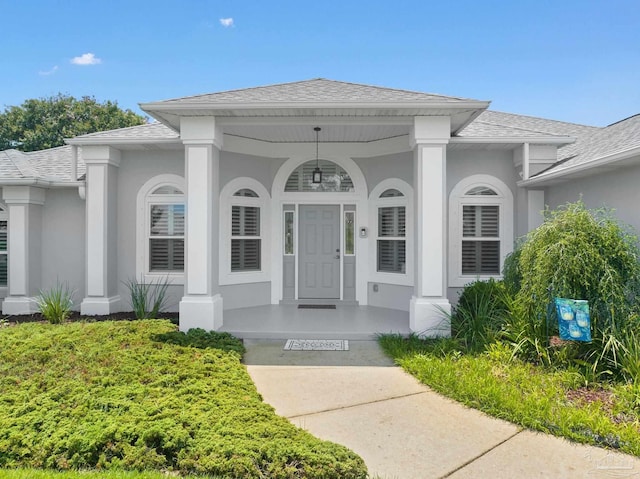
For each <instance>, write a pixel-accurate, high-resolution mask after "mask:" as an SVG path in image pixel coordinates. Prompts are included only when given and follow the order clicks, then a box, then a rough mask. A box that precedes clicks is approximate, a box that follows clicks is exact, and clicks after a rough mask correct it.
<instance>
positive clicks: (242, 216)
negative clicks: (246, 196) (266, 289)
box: [231, 205, 262, 271]
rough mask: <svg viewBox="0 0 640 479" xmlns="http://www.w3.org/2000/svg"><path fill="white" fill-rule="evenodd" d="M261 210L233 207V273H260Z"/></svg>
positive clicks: (248, 207)
mask: <svg viewBox="0 0 640 479" xmlns="http://www.w3.org/2000/svg"><path fill="white" fill-rule="evenodd" d="M261 246H262V242H261V239H260V208H259V207H257V206H238V205H233V206H232V207H231V271H259V270H260V264H261V257H260V256H261V255H260V251H261Z"/></svg>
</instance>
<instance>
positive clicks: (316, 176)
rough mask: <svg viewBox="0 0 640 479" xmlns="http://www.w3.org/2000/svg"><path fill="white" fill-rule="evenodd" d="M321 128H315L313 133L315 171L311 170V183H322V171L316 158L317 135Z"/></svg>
mask: <svg viewBox="0 0 640 479" xmlns="http://www.w3.org/2000/svg"><path fill="white" fill-rule="evenodd" d="M321 129H322V128H320V127H319V126H316V127H315V128H314V129H313V131H315V132H316V168H315V170H313V175H312V177H311V182H312V183H316V184H318V183H322V170H320V159H319V157H318V133H320V130H321Z"/></svg>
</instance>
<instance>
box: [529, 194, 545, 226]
mask: <svg viewBox="0 0 640 479" xmlns="http://www.w3.org/2000/svg"><path fill="white" fill-rule="evenodd" d="M543 211H544V190H527V232H529V231H532V230H534V229H536V228H537V227H538V226H540V225H541V224H542V221H543V220H544V217H543V216H542V212H543Z"/></svg>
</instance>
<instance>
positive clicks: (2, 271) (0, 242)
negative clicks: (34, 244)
mask: <svg viewBox="0 0 640 479" xmlns="http://www.w3.org/2000/svg"><path fill="white" fill-rule="evenodd" d="M0 212H3V211H2V210H1V209H0ZM7 225H8V224H7V221H6V220H0V286H7V280H8V275H7V272H8V268H7V264H8V257H7V231H8V229H7Z"/></svg>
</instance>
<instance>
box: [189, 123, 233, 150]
mask: <svg viewBox="0 0 640 479" xmlns="http://www.w3.org/2000/svg"><path fill="white" fill-rule="evenodd" d="M222 137H223V133H222V130H221V129H220V127H219V126H218V125H217V122H216V117H215V116H185V117H182V118H180V139H181V140H182V143H184V144H185V145H186V146H190V145H213V146H215V147H216V148H218V149H219V150H221V149H222V145H223V138H222Z"/></svg>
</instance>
